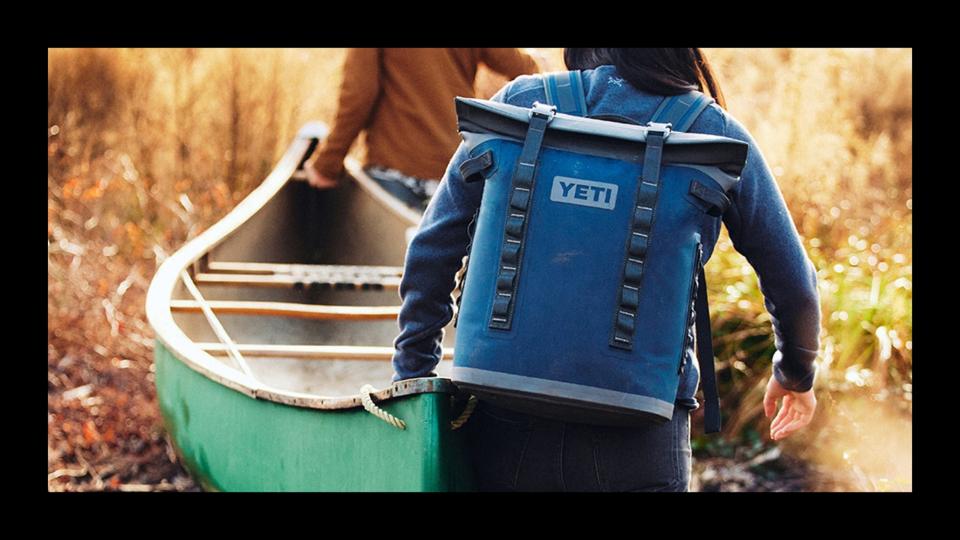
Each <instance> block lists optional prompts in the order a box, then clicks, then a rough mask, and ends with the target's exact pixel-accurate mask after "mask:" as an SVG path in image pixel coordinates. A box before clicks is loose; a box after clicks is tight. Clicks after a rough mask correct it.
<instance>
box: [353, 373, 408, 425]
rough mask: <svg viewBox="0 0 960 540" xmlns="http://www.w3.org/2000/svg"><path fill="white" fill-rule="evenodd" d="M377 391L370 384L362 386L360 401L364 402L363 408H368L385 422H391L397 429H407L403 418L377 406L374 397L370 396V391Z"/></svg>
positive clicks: (368, 410)
mask: <svg viewBox="0 0 960 540" xmlns="http://www.w3.org/2000/svg"><path fill="white" fill-rule="evenodd" d="M374 391H376V389H375V388H374V387H373V386H371V385H369V384H365V385H363V387H362V388H360V401H362V402H363V408H364V409H366V410H367V412H369V413H370V414H372V415H374V416H376V417H377V418H379V419H381V420H383V421H384V422H386V423H388V424H390V425H391V426H393V427H395V428H397V429H406V428H407V424H406V422H404V421H403V420H401V419H399V418H397V417H396V416H394V415H392V414H390V413H388V412H387V411H385V410H383V409H381V408H380V407H377V406H376V405H375V404H374V403H373V399H372V398H371V397H370V393H371V392H374Z"/></svg>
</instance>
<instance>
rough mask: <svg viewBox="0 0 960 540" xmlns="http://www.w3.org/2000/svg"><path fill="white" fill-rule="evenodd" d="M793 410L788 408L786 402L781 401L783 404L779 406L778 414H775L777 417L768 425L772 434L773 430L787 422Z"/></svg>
mask: <svg viewBox="0 0 960 540" xmlns="http://www.w3.org/2000/svg"><path fill="white" fill-rule="evenodd" d="M792 411H793V409H792V408H791V407H789V406H788V404H787V400H786V399H784V400H783V404H782V405H781V406H780V412H778V413H777V417H776V418H774V419H773V422H771V423H770V431H771V433H772V432H773V430H774V429H776V428H778V427H780V426H781V425H783V423H784V422H786V421H787V419H788V418H789V416H790V414H791V412H792Z"/></svg>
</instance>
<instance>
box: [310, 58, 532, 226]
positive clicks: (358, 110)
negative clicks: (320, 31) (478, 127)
mask: <svg viewBox="0 0 960 540" xmlns="http://www.w3.org/2000/svg"><path fill="white" fill-rule="evenodd" d="M481 63H483V64H484V65H486V66H487V67H489V68H490V69H492V70H493V71H495V72H497V73H500V74H501V75H504V76H506V77H507V78H508V79H514V78H516V77H518V76H520V75H524V74H531V73H536V72H538V71H539V65H538V63H537V61H536V60H534V57H533V56H531V55H530V54H527V53H525V52H522V51H520V50H519V49H492V48H458V49H441V48H422V49H369V48H362V49H349V50H348V52H347V55H346V60H345V62H344V68H343V82H342V84H341V85H340V96H339V103H338V106H337V113H336V116H335V119H334V121H333V125H332V127H331V130H330V133H329V135H328V136H327V138H326V140H324V141H323V144H322V145H321V146H320V148H319V149H318V151H317V152H315V153H314V156H313V157H312V158H311V159H310V160H309V161H308V162H307V163H306V167H305V168H306V170H307V177H308V179H309V182H310V184H311V185H312V186H314V187H317V188H320V189H324V188H332V187H336V186H337V185H338V184H339V182H340V177H341V175H342V173H343V159H344V157H345V156H346V154H347V151H348V150H349V149H350V146H351V145H352V144H353V142H354V140H355V139H356V138H357V136H358V135H359V134H360V132H361V131H365V132H366V145H367V155H366V159H365V162H364V169H365V171H366V172H367V174H368V175H369V176H370V177H371V178H373V179H374V180H376V181H377V182H378V183H379V184H380V185H381V186H383V187H384V188H385V189H386V190H387V191H389V192H390V193H392V194H393V195H394V196H396V197H398V198H399V199H401V200H402V201H403V202H404V203H406V204H407V205H409V206H411V207H413V208H415V209H417V210H418V211H423V210H424V209H425V208H426V206H427V203H428V202H429V198H430V196H432V195H433V192H434V191H435V190H436V186H437V185H439V181H440V180H439V179H440V178H442V177H443V173H444V171H445V170H446V167H447V163H448V162H449V161H450V156H452V155H453V153H454V152H455V151H456V149H457V145H458V144H459V142H460V138H459V136H458V134H457V127H456V126H457V120H456V111H455V110H454V97H456V96H463V97H473V96H474V80H475V78H476V75H477V69H478V67H479V65H480V64H481Z"/></svg>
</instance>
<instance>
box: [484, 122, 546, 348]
mask: <svg viewBox="0 0 960 540" xmlns="http://www.w3.org/2000/svg"><path fill="white" fill-rule="evenodd" d="M556 112H557V108H556V107H552V106H548V105H542V104H540V103H534V105H533V108H532V109H531V110H530V125H529V127H528V128H527V135H526V138H525V139H524V141H523V149H522V150H520V158H519V159H518V160H517V168H516V170H515V171H514V173H513V182H512V185H511V188H510V198H509V205H508V206H507V212H506V218H505V223H504V227H503V229H504V232H503V243H502V244H501V247H500V261H499V265H498V269H497V282H496V288H495V290H494V298H493V308H492V309H491V313H490V323H489V327H490V328H496V329H499V330H510V328H511V325H512V323H513V308H514V306H515V305H516V302H515V301H514V299H515V298H516V295H517V286H518V284H519V283H520V262H521V259H522V257H523V243H524V236H525V233H526V230H527V221H528V220H527V216H528V215H529V212H530V204H531V202H532V198H533V197H532V195H533V184H534V178H535V173H536V170H537V160H538V159H539V157H540V147H541V145H542V144H543V136H544V134H545V133H546V131H547V125H548V124H549V123H550V121H551V120H553V118H554V116H555V115H556Z"/></svg>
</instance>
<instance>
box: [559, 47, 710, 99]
mask: <svg viewBox="0 0 960 540" xmlns="http://www.w3.org/2000/svg"><path fill="white" fill-rule="evenodd" d="M563 61H564V63H566V65H567V69H593V68H595V67H597V66H602V65H605V64H612V65H613V66H615V67H616V68H617V72H618V73H619V74H620V75H621V76H622V77H623V78H624V79H626V80H627V82H629V83H630V84H632V85H633V86H634V87H635V88H637V89H638V90H643V91H645V92H649V93H651V94H657V95H661V96H672V95H675V94H683V93H685V92H689V91H691V90H699V91H701V92H703V93H705V94H707V95H709V96H710V97H712V98H713V99H715V100H716V101H717V104H718V105H720V106H721V107H723V108H726V100H724V99H723V92H722V91H721V90H720V84H719V83H718V82H717V77H716V76H715V75H714V73H713V70H712V69H711V68H710V64H709V62H707V58H706V57H705V56H704V55H703V51H701V50H700V49H699V48H698V47H694V48H689V49H612V48H608V49H598V48H593V49H586V48H577V49H572V48H567V49H564V50H563Z"/></svg>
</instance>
